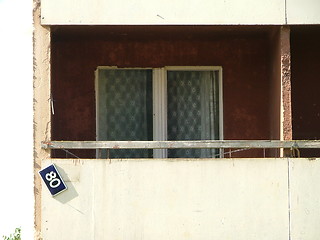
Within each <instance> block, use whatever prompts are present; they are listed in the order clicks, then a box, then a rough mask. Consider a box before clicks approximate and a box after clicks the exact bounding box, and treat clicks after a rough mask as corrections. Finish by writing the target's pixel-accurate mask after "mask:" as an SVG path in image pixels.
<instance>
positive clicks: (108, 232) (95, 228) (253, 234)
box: [42, 159, 289, 240]
mask: <svg viewBox="0 0 320 240" xmlns="http://www.w3.org/2000/svg"><path fill="white" fill-rule="evenodd" d="M51 162H54V163H55V164H56V165H57V166H58V169H59V170H60V172H61V174H62V177H63V178H64V179H65V180H66V181H67V185H68V187H69V189H68V190H67V191H65V192H63V193H61V195H58V196H56V197H55V198H53V197H51V195H50V194H49V192H48V190H47V189H46V188H43V192H42V235H43V238H44V239H59V240H64V239H66V240H67V239H68V240H69V239H77V240H90V239H92V240H94V239H106V240H107V239H112V240H114V239H118V240H127V239H131V240H135V239H139V240H141V239H148V240H158V239H159V240H160V239H161V240H162V239H166V240H171V239H172V240H182V239H192V240H197V239H198V240H203V239H246V240H250V239H252V240H253V239H254V240H256V239H266V240H272V239H274V240H281V239H283V240H287V239H288V233H289V213H288V162H287V160H286V159H214V160H195V161H184V160H182V161H166V160H149V161H148V160H141V161H139V160H136V161H135V160H134V161H133V160H125V161H116V160H112V161H111V162H110V161H108V160H67V159H64V160H46V161H45V162H43V163H44V164H43V165H46V164H50V163H51Z"/></svg>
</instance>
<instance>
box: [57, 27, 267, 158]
mask: <svg viewBox="0 0 320 240" xmlns="http://www.w3.org/2000/svg"><path fill="white" fill-rule="evenodd" d="M268 31H269V29H268V28H262V29H261V28H258V27H255V28H252V29H250V28H249V29H241V27H239V28H238V29H236V28H210V27H191V26H190V27H156V28H155V27H118V28H117V27H109V28H107V27H106V28H103V27H100V28H93V27H91V28H90V27H87V28H85V27H83V28H82V30H80V29H77V28H58V29H55V30H54V31H53V39H52V78H53V81H52V96H53V99H54V113H55V114H54V115H53V131H52V138H53V140H95V96H94V71H95V69H96V67H97V66H99V65H105V66H119V67H162V66H199V65H200V66H201V65H204V66H222V67H223V99H224V100H223V108H224V138H225V139H269V137H270V127H269V120H268V119H269V116H268V114H269V110H270V109H269V108H270V106H269V90H270V81H269V76H270V75H269V71H268V70H269V43H268V37H267V35H268ZM77 154H79V155H81V153H80V152H77ZM262 154H263V152H262V150H257V151H251V152H250V154H249V156H262ZM246 155H248V154H246V153H238V154H237V155H236V154H235V156H246ZM54 156H59V157H63V156H66V154H65V153H61V154H56V155H54ZM81 156H86V157H93V156H94V153H93V152H91V153H90V152H85V153H83V155H81Z"/></svg>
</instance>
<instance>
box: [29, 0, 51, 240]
mask: <svg viewBox="0 0 320 240" xmlns="http://www.w3.org/2000/svg"><path fill="white" fill-rule="evenodd" d="M33 19H34V32H33V44H34V46H33V47H34V48H33V50H34V52H33V69H34V72H33V100H34V101H33V110H34V115H33V121H34V122H33V129H34V135H33V141H34V142H33V144H34V149H33V150H34V153H33V157H34V198H35V239H37V240H38V239H39V240H40V239H42V236H41V216H42V212H41V210H42V201H41V180H40V177H39V175H38V171H39V170H40V169H41V168H42V167H43V165H42V161H43V160H44V159H46V158H49V157H50V153H49V151H47V150H43V149H41V141H45V140H49V139H50V138H51V131H50V129H51V118H50V67H51V65H50V56H51V55H50V29H49V28H48V27H43V26H41V25H40V6H39V3H35V4H34V9H33Z"/></svg>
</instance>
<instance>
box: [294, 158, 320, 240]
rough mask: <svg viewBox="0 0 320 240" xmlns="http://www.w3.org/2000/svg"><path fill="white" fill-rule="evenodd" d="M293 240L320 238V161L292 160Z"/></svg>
mask: <svg viewBox="0 0 320 240" xmlns="http://www.w3.org/2000/svg"><path fill="white" fill-rule="evenodd" d="M289 170H290V192H291V194H290V203H291V204H290V205H291V206H290V208H291V229H292V230H291V236H292V238H291V239H292V240H300V239H303V240H315V239H319V236H320V228H319V223H320V174H319V173H320V159H291V160H290V169H289Z"/></svg>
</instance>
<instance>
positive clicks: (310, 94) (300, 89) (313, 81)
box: [291, 26, 320, 157]
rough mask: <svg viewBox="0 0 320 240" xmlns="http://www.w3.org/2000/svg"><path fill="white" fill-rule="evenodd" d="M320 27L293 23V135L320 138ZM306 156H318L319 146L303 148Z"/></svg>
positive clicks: (298, 137)
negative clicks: (301, 25)
mask: <svg viewBox="0 0 320 240" xmlns="http://www.w3.org/2000/svg"><path fill="white" fill-rule="evenodd" d="M319 43H320V27H319V26H315V27H303V28H302V27H293V28H292V34H291V51H292V54H291V56H292V74H291V78H292V114H293V118H292V122H293V139H302V140H305V139H308V140H314V139H317V140H319V139H320V75H319V69H320V60H319V56H320V45H319ZM301 155H302V156H304V157H315V156H317V157H319V156H320V150H318V149H315V150H301Z"/></svg>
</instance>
